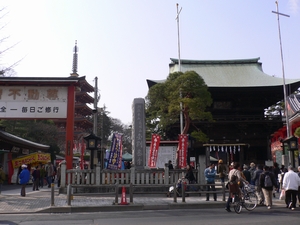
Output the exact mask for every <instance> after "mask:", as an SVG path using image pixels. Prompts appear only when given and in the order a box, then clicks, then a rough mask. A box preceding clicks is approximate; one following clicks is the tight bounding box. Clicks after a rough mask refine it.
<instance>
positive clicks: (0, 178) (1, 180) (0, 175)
mask: <svg viewBox="0 0 300 225" xmlns="http://www.w3.org/2000/svg"><path fill="white" fill-rule="evenodd" d="M4 181H5V173H4V171H3V168H2V165H0V195H1V188H2V184H3V183H4Z"/></svg>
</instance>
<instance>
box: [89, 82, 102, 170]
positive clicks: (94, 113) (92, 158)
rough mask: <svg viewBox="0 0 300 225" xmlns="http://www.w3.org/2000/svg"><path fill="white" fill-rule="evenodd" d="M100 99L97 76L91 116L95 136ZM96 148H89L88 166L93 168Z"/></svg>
mask: <svg viewBox="0 0 300 225" xmlns="http://www.w3.org/2000/svg"><path fill="white" fill-rule="evenodd" d="M99 99H100V95H99V94H98V77H95V87H94V109H93V117H94V123H93V133H94V135H95V136H97V127H98V125H97V124H98V123H97V120H98V106H97V105H98V101H99ZM95 151H96V150H91V158H90V163H91V165H90V168H91V169H94V158H95V154H94V152H95Z"/></svg>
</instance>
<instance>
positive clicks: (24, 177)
mask: <svg viewBox="0 0 300 225" xmlns="http://www.w3.org/2000/svg"><path fill="white" fill-rule="evenodd" d="M21 168H22V171H21V173H20V175H19V178H20V184H21V185H22V187H21V196H22V197H25V196H26V189H25V188H26V184H27V183H28V181H29V179H30V172H29V170H28V169H27V166H26V165H25V164H23V165H22V166H21Z"/></svg>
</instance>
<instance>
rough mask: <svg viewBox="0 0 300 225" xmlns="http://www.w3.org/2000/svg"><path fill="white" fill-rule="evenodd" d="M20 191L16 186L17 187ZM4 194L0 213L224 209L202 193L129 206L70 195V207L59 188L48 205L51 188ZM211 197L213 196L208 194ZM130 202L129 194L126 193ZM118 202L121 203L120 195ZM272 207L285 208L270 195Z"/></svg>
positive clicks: (138, 199) (144, 198)
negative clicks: (24, 194)
mask: <svg viewBox="0 0 300 225" xmlns="http://www.w3.org/2000/svg"><path fill="white" fill-rule="evenodd" d="M17 191H18V192H19V189H17ZM18 192H17V193H14V194H3V193H2V195H0V214H14V213H75V212H101V211H102V212H103V211H133V210H159V209H164V210H170V209H180V208H184V209H189V208H224V207H225V202H224V201H221V197H219V199H218V201H216V202H215V201H212V200H211V201H205V200H206V197H205V196H201V197H199V196H191V197H186V198H185V202H182V198H178V199H177V203H175V202H174V199H173V198H169V197H166V196H164V195H162V196H159V195H155V196H153V195H144V196H138V197H135V196H134V198H133V203H130V204H128V205H119V204H114V201H115V197H113V196H104V197H103V196H95V195H87V196H77V195H75V196H74V197H73V200H72V201H71V206H68V204H67V196H66V195H65V194H59V195H58V189H55V194H54V206H51V189H50V188H42V189H40V190H39V191H29V192H28V191H27V193H26V197H21V196H20V195H19V194H18ZM211 197H212V196H211ZM126 200H127V203H129V196H126ZM118 202H119V203H120V202H121V196H119V199H118ZM273 204H274V207H284V205H285V204H284V201H282V200H279V199H278V198H273Z"/></svg>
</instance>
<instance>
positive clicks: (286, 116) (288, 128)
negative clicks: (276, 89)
mask: <svg viewBox="0 0 300 225" xmlns="http://www.w3.org/2000/svg"><path fill="white" fill-rule="evenodd" d="M275 4H276V12H275V11H272V13H275V14H277V23H278V35H279V44H280V55H281V68H282V78H283V96H284V114H285V122H286V137H287V138H289V137H290V123H289V116H288V109H287V93H286V84H285V73H284V60H283V51H282V41H281V31H280V22H279V16H280V15H281V16H285V17H290V16H289V15H286V14H283V13H280V12H279V9H278V2H277V1H275ZM284 154H285V152H284ZM289 163H291V152H289Z"/></svg>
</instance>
